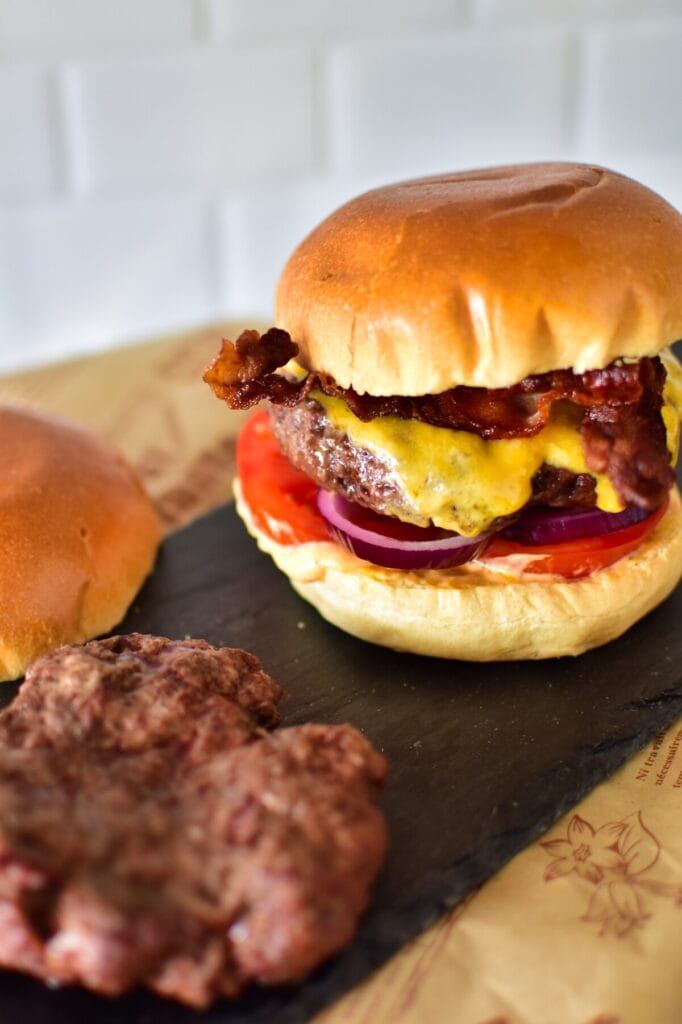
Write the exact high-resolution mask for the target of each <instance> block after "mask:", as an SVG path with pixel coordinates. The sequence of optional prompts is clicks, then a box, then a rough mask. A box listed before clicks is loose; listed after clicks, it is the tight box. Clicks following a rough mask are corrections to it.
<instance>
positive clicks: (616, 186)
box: [276, 163, 682, 395]
mask: <svg viewBox="0 0 682 1024" xmlns="http://www.w3.org/2000/svg"><path fill="white" fill-rule="evenodd" d="M681 280H682V217H681V216H680V215H679V214H678V213H677V211H676V210H675V209H674V208H673V207H672V206H670V205H669V204H668V203H666V202H665V201H664V200H663V199H661V197H660V196H658V195H656V194H655V193H654V192H651V191H650V190H649V189H647V188H645V187H644V186H643V185H640V184H638V183H637V182H635V181H632V180H631V179H629V178H626V177H624V176H623V175H621V174H616V173H614V172H613V171H609V170H605V169H604V168H601V167H592V166H587V165H583V164H572V163H544V164H523V165H519V166H510V167H496V168H490V169H488V170H481V171H469V172H465V173H461V174H448V175H443V176H441V177H436V178H424V179H421V180H417V181H408V182H404V183H402V184H399V185H392V186H388V187H386V188H379V189H376V190H374V191H372V192H367V193H366V194H365V195H362V196H359V197H358V198H357V199H354V200H352V201H351V202H349V203H347V204H346V205H345V206H342V207H341V209H339V210H337V211H336V212H335V213H333V214H332V215H331V216H330V217H328V218H327V219H326V220H325V221H323V223H322V224H320V226H319V227H317V228H316V229H315V230H314V231H313V232H312V234H310V235H309V236H308V238H306V239H305V241H304V242H303V243H302V244H301V245H300V246H299V247H298V249H297V250H296V251H295V252H294V254H293V256H292V257H291V259H290V260H289V262H288V264H287V266H286V267H285V269H284V272H283V274H282V277H281V280H280V283H279V287H278V291H277V303H276V322H277V324H278V325H279V326H280V327H283V328H284V329H285V330H287V331H289V333H290V334H291V336H292V338H293V340H294V341H295V342H297V344H298V345H299V346H300V350H301V352H300V361H301V362H302V363H303V364H304V365H305V366H307V367H309V368H313V369H316V370H318V371H321V372H325V373H328V374H331V376H332V377H333V378H334V379H335V380H336V382H337V383H338V384H340V385H341V386H343V387H346V388H348V387H353V388H355V390H356V391H359V392H369V393H370V394H375V395H422V394H434V393H438V392H441V391H445V390H447V389H448V388H450V387H453V386H455V385H458V384H468V385H472V386H479V387H485V388H499V387H508V386H509V385H511V384H514V383H516V382H517V381H519V380H521V379H522V378H523V377H526V376H528V375H529V374H532V373H544V372H546V371H548V370H553V369H560V368H569V367H572V368H573V369H575V370H576V371H577V372H582V371H584V370H587V369H593V368H596V367H602V366H605V365H607V364H608V363H609V362H611V361H612V360H613V359H615V358H617V357H619V356H637V357H639V356H646V355H654V354H655V353H657V352H658V351H660V350H661V349H662V348H664V347H665V346H666V345H669V344H670V343H672V342H673V341H675V340H676V339H678V338H680V337H682V289H681V288H680V281H681Z"/></svg>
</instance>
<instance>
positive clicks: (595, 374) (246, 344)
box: [204, 327, 674, 509]
mask: <svg viewBox="0 0 682 1024" xmlns="http://www.w3.org/2000/svg"><path fill="white" fill-rule="evenodd" d="M297 354H298V346H297V345H296V344H295V343H294V342H293V341H292V340H291V338H290V337H289V335H288V334H287V332H286V331H282V330H280V329H279V328H276V327H273V328H271V329H270V330H269V331H267V332H266V333H265V334H264V335H262V337H260V336H259V335H258V332H257V331H244V332H243V333H242V334H241V335H240V336H239V338H238V339H237V341H236V343H235V344H232V343H231V342H229V341H223V345H222V349H221V351H220V353H219V354H218V356H217V357H216V358H215V359H214V361H213V362H212V364H211V365H210V367H209V368H208V369H207V371H206V373H205V374H204V380H205V381H206V382H207V383H208V384H209V385H210V386H211V388H212V389H213V391H214V392H215V394H216V395H217V396H218V398H222V399H223V400H224V401H225V402H227V404H228V405H229V406H230V408H232V409H248V408H251V406H253V405H256V404H257V403H258V402H260V401H262V400H263V399H267V400H268V401H270V402H272V403H273V404H274V405H283V406H289V407H291V406H295V405H297V404H298V403H299V402H302V401H303V400H304V399H305V398H306V397H307V396H308V394H309V393H310V391H311V390H313V389H318V390H320V391H322V392H323V393H324V394H325V395H328V396H330V397H335V398H341V399H342V400H343V401H344V402H345V403H346V404H347V405H348V407H349V408H350V409H351V411H352V412H353V413H354V414H355V415H356V416H357V417H358V419H360V420H362V421H363V422H368V421H369V420H372V419H375V418H377V417H379V416H398V417H400V418H401V419H416V420H421V421H422V422H424V423H430V424H431V425H432V426H437V427H448V428H450V429H453V430H466V431H469V432H470V433H474V434H477V435H478V436H479V437H482V438H485V439H486V440H493V439H500V438H515V437H532V436H533V435H534V434H537V433H539V431H540V430H542V428H543V427H544V426H545V425H546V424H547V421H548V419H549V414H550V409H551V407H552V405H553V403H554V402H556V401H559V400H568V401H570V402H573V403H575V404H576V405H579V406H582V407H583V408H584V409H585V414H584V417H583V421H582V424H581V427H580V430H581V434H582V439H583V447H584V449H585V458H586V462H587V465H588V468H589V469H590V470H592V472H595V473H605V474H606V475H607V476H608V477H609V479H610V480H611V482H612V484H613V486H614V488H615V490H616V493H617V494H618V496H619V498H621V500H622V501H623V502H625V503H626V504H637V505H641V506H642V507H643V508H651V509H653V508H656V507H657V506H658V505H660V504H661V502H662V501H663V500H664V498H665V496H666V494H667V492H668V490H669V489H670V487H671V486H672V484H673V482H674V474H673V471H672V469H671V466H670V456H669V454H668V450H667V447H666V435H665V427H664V425H663V420H662V417H661V408H662V404H663V400H662V391H663V383H664V381H665V369H664V367H663V365H662V363H661V361H660V359H658V358H653V359H651V358H644V359H640V360H638V361H637V362H633V363H622V362H619V361H616V362H613V363H611V364H610V365H609V366H607V367H605V368H604V369H600V370H588V371H586V372H585V373H574V372H573V371H572V370H552V371H551V372H549V373H542V374H534V375H532V376H529V377H525V378H524V379H523V380H521V381H519V383H518V384H514V385H513V386H512V387H509V388H491V389H487V388H473V387H466V386H463V385H460V386H459V387H454V388H450V389H449V390H448V391H444V392H442V393H441V394H437V395H420V396H414V397H413V396H410V395H389V396H380V395H367V394H364V395H360V394H358V393H357V392H356V391H354V390H353V388H343V387H340V385H338V384H337V383H336V382H335V381H334V380H333V378H331V377H330V376H329V375H327V374H322V373H317V372H316V371H311V372H309V373H308V374H307V375H306V376H305V377H304V378H303V379H301V380H294V379H292V378H290V377H288V376H286V375H284V374H281V373H277V372H276V371H277V370H278V369H279V368H280V367H282V366H284V365H285V364H286V363H287V362H288V361H289V360H290V359H293V358H294V357H295V356H296V355H297Z"/></svg>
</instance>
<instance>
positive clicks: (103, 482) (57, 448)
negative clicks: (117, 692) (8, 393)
mask: <svg viewBox="0 0 682 1024" xmlns="http://www.w3.org/2000/svg"><path fill="white" fill-rule="evenodd" d="M159 536H160V528H159V522H158V519H157V516H156V512H155V511H154V508H153V506H152V504H151V501H150V500H149V498H148V497H147V495H146V493H145V492H144V490H143V488H142V484H141V483H140V481H139V480H138V479H137V477H136V476H135V474H134V473H133V471H132V469H131V468H130V467H129V466H128V465H127V463H126V462H124V460H123V458H122V457H121V456H120V455H119V454H118V453H117V452H116V451H115V450H114V448H112V447H111V445H109V444H107V443H106V442H105V441H103V440H102V439H101V438H99V437H97V436H96V435H95V434H93V433H92V432H91V431H89V430H86V429H85V428H83V427H79V426H77V425H75V424H72V423H68V422H66V421H65V420H61V419H57V418H54V417H51V416H44V415H39V414H37V413H34V412H28V411H27V410H22V409H18V408H10V407H6V406H5V407H0V537H1V538H2V547H1V548H0V679H16V678H17V677H18V676H21V675H23V673H24V671H25V669H26V667H27V666H28V665H29V664H30V662H31V661H33V660H34V658H36V657H38V655H40V654H43V653H44V652H46V651H48V650H51V649H52V648H54V647H57V646H58V645H60V644H71V643H81V642H83V641H85V640H89V639H90V638H91V637H94V636H97V635H99V634H100V633H105V632H107V631H108V630H109V629H111V628H112V627H113V626H115V625H116V623H118V622H119V621H120V620H121V619H122V618H123V615H124V614H125V611H126V609H127V607H128V605H129V604H130V602H131V601H132V599H133V597H134V596H135V594H136V593H137V591H138V589H139V587H140V584H141V583H142V581H143V580H144V578H145V576H146V575H147V574H148V572H149V570H150V569H151V567H152V563H153V561H154V555H155V552H156V548H157V545H158V542H159Z"/></svg>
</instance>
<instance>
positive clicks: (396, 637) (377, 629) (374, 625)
mask: <svg viewBox="0 0 682 1024" xmlns="http://www.w3.org/2000/svg"><path fill="white" fill-rule="evenodd" d="M235 492H236V497H237V510H238V512H239V514H240V515H241V517H242V519H243V520H244V522H245V524H246V526H247V529H248V530H249V532H250V533H251V534H252V536H253V537H255V539H256V541H257V542H258V546H259V547H260V548H261V550H262V551H264V552H266V553H267V554H269V555H271V557H272V558H273V560H274V561H275V563H276V564H277V566H278V567H279V568H280V569H281V570H282V571H283V572H284V573H285V574H286V575H287V576H288V577H289V579H290V581H291V584H292V586H293V587H294V589H295V590H296V591H297V592H298V593H299V594H300V595H301V597H303V598H305V600H306V601H309V602H310V604H312V605H313V606H314V607H315V608H316V609H317V610H318V612H319V613H320V614H321V615H322V616H323V617H324V618H325V619H327V620H328V621H329V622H331V623H333V624H334V625H335V626H338V627H339V628H340V629H343V630H345V631H346V632H347V633H350V634H352V635H353V636H356V637H359V638H360V639H362V640H368V641H370V642H371V643H374V644H380V645H382V646H384V647H390V648H393V649H394V650H397V651H409V652H411V653H413V654H423V655H429V656H432V657H437V658H456V659H460V660H464V661H509V660H522V659H538V658H558V657H563V656H565V655H577V654H582V653H583V652H584V651H587V650H590V649H591V648H593V647H599V646H600V645H602V644H605V643H608V641H610V640H613V639H615V638H616V637H618V636H620V635H621V634H622V633H624V632H625V631H626V630H627V629H629V628H630V626H632V625H633V624H634V623H635V622H637V621H638V620H639V619H641V618H642V617H643V616H644V615H646V614H647V612H649V611H651V610H652V609H653V608H655V607H656V606H657V605H658V604H660V603H661V601H663V600H664V599H665V598H666V597H667V596H668V595H669V594H670V593H671V592H672V591H673V590H674V588H675V586H676V585H677V583H678V581H679V580H680V577H681V576H682V506H681V503H680V496H679V492H678V491H677V489H675V490H674V491H672V492H671V495H670V504H669V507H668V510H667V512H666V514H665V515H664V517H663V519H662V520H661V521H660V523H659V524H658V526H657V527H656V528H655V529H654V530H653V532H652V533H651V534H650V535H649V536H648V537H647V538H646V539H645V540H644V541H643V542H642V544H641V545H640V546H639V547H638V548H637V549H636V550H635V551H633V552H632V553H631V554H629V555H627V556H626V557H624V558H622V559H620V560H619V561H618V562H615V563H614V564H613V565H611V566H609V567H608V568H606V569H602V570H601V571H599V572H595V573H593V574H592V575H590V576H586V577H583V578H582V579H576V580H565V579H561V578H557V577H549V578H548V577H543V578H538V579H532V578H531V577H530V576H526V577H525V578H523V579H519V578H510V577H509V576H505V575H502V574H500V573H497V572H491V571H488V570H486V569H480V570H479V569H477V567H476V566H475V565H472V566H470V567H469V569H468V570H465V571H462V570H461V569H453V570H425V571H420V572H403V571H399V570H395V569H384V568H381V567H379V566H374V565H371V564H370V563H368V562H365V561H363V560H361V559H359V558H357V557H355V556H354V555H351V554H349V553H348V552H346V551H344V550H343V549H342V548H341V547H340V545H338V544H336V543H334V542H332V541H329V542H322V543H320V542H315V543H307V544H281V543H277V542H276V541H274V540H273V539H272V538H271V537H270V536H269V535H267V534H265V533H264V532H262V531H261V530H259V529H258V528H257V527H256V525H255V523H254V519H253V516H252V515H251V513H250V510H249V508H248V507H247V505H246V503H245V502H244V500H243V497H242V495H241V493H240V488H239V483H238V482H237V484H236V486H235Z"/></svg>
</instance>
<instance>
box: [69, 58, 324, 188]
mask: <svg viewBox="0 0 682 1024" xmlns="http://www.w3.org/2000/svg"><path fill="white" fill-rule="evenodd" d="M68 76H69V100H70V103H69V109H68V110H67V122H68V121H69V120H71V121H72V124H71V130H72V131H74V132H75V133H76V134H77V135H78V137H79V138H80V139H81V144H80V146H79V150H80V153H79V159H80V161H81V162H80V165H79V166H77V167H76V176H77V181H78V182H79V183H80V185H81V186H82V187H83V188H84V189H85V190H86V191H87V192H91V193H97V192H101V193H106V194H108V195H111V194H113V193H115V192H116V191H122V192H130V191H134V190H137V189H140V188H142V189H149V190H155V189H167V188H192V187H195V188H196V187H198V188H209V189H221V188H228V187H230V186H232V185H239V184H244V183H245V182H248V181H250V180H252V179H254V178H256V179H268V178H269V179H270V180H277V178H278V177H279V176H291V175H292V174H296V173H297V172H298V173H300V172H304V173H305V172H307V171H308V170H309V168H310V166H311V164H312V161H313V125H312V61H311V57H310V55H309V54H308V53H307V52H306V51H305V50H302V49H300V48H291V47H277V48H266V49H256V50H253V49H245V50H240V51H239V52H236V53H232V52H231V51H230V50H226V49H204V48H201V49H197V50H194V51H190V52H181V53H172V54H163V55H159V56H152V57H134V58H112V59H110V60H90V61H88V62H87V63H86V62H80V63H79V64H76V65H73V66H71V67H70V68H69V69H68Z"/></svg>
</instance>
